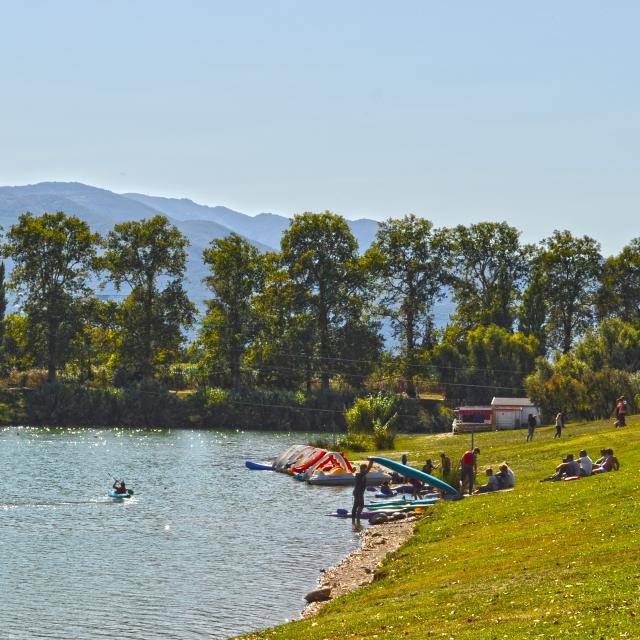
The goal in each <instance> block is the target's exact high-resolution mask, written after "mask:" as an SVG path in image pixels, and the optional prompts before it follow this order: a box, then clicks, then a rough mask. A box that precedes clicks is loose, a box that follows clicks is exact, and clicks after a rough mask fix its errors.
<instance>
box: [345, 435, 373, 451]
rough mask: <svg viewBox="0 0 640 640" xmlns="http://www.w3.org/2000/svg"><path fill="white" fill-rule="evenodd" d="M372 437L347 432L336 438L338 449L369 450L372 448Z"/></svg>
mask: <svg viewBox="0 0 640 640" xmlns="http://www.w3.org/2000/svg"><path fill="white" fill-rule="evenodd" d="M373 444H374V443H373V439H372V438H371V436H368V435H366V434H364V433H348V434H347V435H346V436H343V437H342V438H340V439H339V440H338V445H337V446H338V449H340V450H341V451H342V450H343V449H349V450H350V451H370V450H371V449H373Z"/></svg>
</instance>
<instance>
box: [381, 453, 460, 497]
mask: <svg viewBox="0 0 640 640" xmlns="http://www.w3.org/2000/svg"><path fill="white" fill-rule="evenodd" d="M369 460H373V461H374V462H377V463H378V464H379V465H381V466H383V467H387V469H391V470H393V471H397V472H398V473H399V474H400V475H402V476H407V477H409V478H416V480H422V481H423V482H426V484H428V485H431V486H432V487H438V488H440V489H442V490H443V491H446V492H447V493H451V494H452V495H454V496H459V495H460V492H459V491H457V490H456V489H454V488H453V487H452V486H451V485H450V484H447V483H446V482H443V481H442V480H440V478H435V477H434V476H430V475H429V474H428V473H425V472H424V471H418V470H417V469H414V468H413V467H408V466H407V465H406V464H401V463H400V462H396V461H395V460H389V459H388V458H379V457H378V456H371V457H370V458H369Z"/></svg>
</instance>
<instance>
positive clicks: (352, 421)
mask: <svg viewBox="0 0 640 640" xmlns="http://www.w3.org/2000/svg"><path fill="white" fill-rule="evenodd" d="M395 406H396V400H395V398H393V397H390V396H385V395H382V394H381V393H379V394H378V395H375V396H367V397H366V398H357V399H356V401H355V402H354V404H353V406H352V407H351V408H349V409H347V410H346V411H345V413H344V417H345V421H346V423H347V437H346V439H345V441H347V442H349V443H350V444H349V448H350V449H352V450H353V451H365V450H366V449H367V448H368V447H369V446H370V445H371V444H372V443H373V445H374V446H375V447H376V449H393V448H394V446H395V439H396V432H395V424H396V421H397V420H398V412H397V411H396V410H395ZM361 435H364V436H366V441H367V446H365V448H361V449H356V448H354V447H353V446H352V443H355V444H356V446H364V444H363V439H359V438H357V436H361Z"/></svg>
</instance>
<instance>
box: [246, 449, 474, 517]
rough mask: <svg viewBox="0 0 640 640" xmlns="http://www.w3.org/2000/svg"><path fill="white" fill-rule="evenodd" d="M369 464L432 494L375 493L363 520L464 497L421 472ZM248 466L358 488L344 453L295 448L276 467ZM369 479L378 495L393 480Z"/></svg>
mask: <svg viewBox="0 0 640 640" xmlns="http://www.w3.org/2000/svg"><path fill="white" fill-rule="evenodd" d="M369 460H371V461H372V462H374V463H377V464H379V465H380V466H382V467H385V468H386V469H391V470H393V471H395V472H396V473H398V474H400V475H401V476H403V477H404V478H415V479H417V480H420V481H421V482H423V483H424V484H425V485H426V486H427V487H428V488H430V493H427V494H425V495H423V496H422V497H419V498H411V497H409V493H411V492H413V491H414V486H412V485H405V486H400V487H397V488H396V489H394V490H393V492H392V494H391V495H387V494H382V493H375V494H374V496H372V497H371V501H370V502H368V503H367V504H366V505H365V508H366V510H365V511H364V512H363V514H362V515H361V517H362V518H369V519H370V518H372V517H373V516H376V515H380V516H382V515H384V516H386V517H392V516H394V515H397V514H398V513H401V512H407V511H418V512H419V511H424V510H425V509H426V508H428V507H430V506H431V505H433V504H435V503H436V502H437V501H438V500H439V499H440V498H441V496H443V495H445V494H447V495H449V497H451V498H454V499H459V498H461V497H462V496H461V495H460V494H459V492H458V491H457V489H454V488H453V487H452V486H450V485H449V484H447V483H446V482H443V481H442V480H441V479H439V478H436V477H434V476H431V475H429V474H426V473H424V472H423V471H419V470H418V469H413V468H412V467H408V466H406V465H404V464H401V463H400V462H397V461H395V460H389V459H388V458H380V457H377V456H371V457H370V458H369ZM245 464H246V466H247V467H248V468H249V469H267V470H270V471H278V472H280V473H286V474H288V475H291V476H293V477H294V478H297V479H298V480H302V481H305V482H308V483H309V484H316V485H326V486H345V485H353V484H355V469H354V467H353V465H352V464H351V462H349V460H348V459H347V458H346V456H345V455H344V453H342V451H328V450H327V449H321V448H318V447H312V446H309V445H303V444H295V445H292V446H290V447H289V448H288V449H287V450H286V451H283V452H282V453H281V454H280V455H279V456H278V457H277V458H276V459H275V461H274V462H273V464H261V463H257V462H251V461H250V460H247V461H246V462H245ZM366 477H367V485H369V487H368V488H369V491H374V492H375V489H373V488H372V487H373V486H378V485H381V484H382V483H383V482H384V481H385V480H390V476H389V475H388V474H387V473H385V472H384V471H382V470H381V469H380V468H375V467H374V468H372V469H371V470H370V471H369V472H368V473H367V476H366ZM329 515H332V516H336V517H339V518H347V517H349V516H350V515H351V513H350V511H348V510H347V509H338V510H337V511H336V512H335V513H331V514H329ZM398 517H404V516H398ZM372 522H373V520H372Z"/></svg>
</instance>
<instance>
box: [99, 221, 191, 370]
mask: <svg viewBox="0 0 640 640" xmlns="http://www.w3.org/2000/svg"><path fill="white" fill-rule="evenodd" d="M188 244H189V243H188V241H187V239H186V238H185V237H184V236H183V235H182V234H181V233H180V231H179V230H178V229H177V228H176V227H175V226H173V225H171V224H169V220H168V219H167V218H166V217H165V216H154V217H153V218H151V219H149V220H141V221H130V222H123V223H121V224H117V225H115V227H114V229H113V231H110V232H109V234H108V235H107V238H106V242H105V252H104V255H103V260H102V264H103V266H104V268H105V270H106V271H107V273H108V274H109V278H110V280H111V281H112V282H113V283H114V285H115V286H116V288H117V289H118V290H120V289H121V287H122V286H123V285H124V286H126V287H128V289H129V294H128V295H127V297H126V298H125V299H124V301H123V303H122V305H121V309H120V317H121V320H120V321H121V325H122V334H123V335H122V351H121V354H120V357H121V360H122V364H123V366H124V368H125V370H126V371H128V375H130V376H132V377H134V378H142V379H149V378H152V377H153V375H154V373H155V372H156V369H157V367H158V366H159V365H168V364H171V363H172V362H173V361H175V359H176V358H177V357H178V354H179V350H180V346H181V344H182V342H183V334H182V330H183V328H185V327H189V326H191V325H192V323H193V320H194V317H195V307H194V305H193V304H192V303H191V302H190V301H189V298H188V297H187V294H186V292H185V290H184V287H183V280H184V272H185V268H186V260H187V251H186V250H187V246H188Z"/></svg>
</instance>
